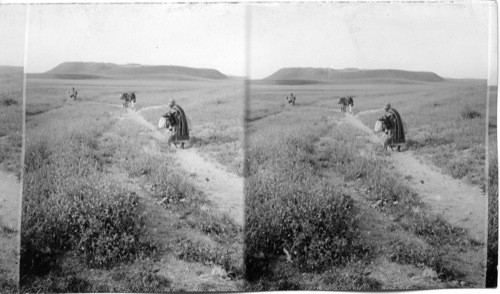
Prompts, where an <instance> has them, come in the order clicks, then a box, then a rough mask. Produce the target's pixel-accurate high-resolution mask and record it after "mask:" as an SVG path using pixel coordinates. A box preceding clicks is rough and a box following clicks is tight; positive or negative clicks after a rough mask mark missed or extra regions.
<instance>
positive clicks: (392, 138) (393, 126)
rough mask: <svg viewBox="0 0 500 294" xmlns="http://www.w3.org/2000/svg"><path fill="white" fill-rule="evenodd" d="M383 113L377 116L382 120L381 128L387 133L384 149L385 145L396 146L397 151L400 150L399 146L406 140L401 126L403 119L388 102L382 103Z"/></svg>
mask: <svg viewBox="0 0 500 294" xmlns="http://www.w3.org/2000/svg"><path fill="white" fill-rule="evenodd" d="M384 110H385V111H386V113H385V115H384V116H382V117H381V118H379V121H381V122H382V129H383V130H384V132H385V133H386V134H387V139H386V140H385V142H384V149H386V150H387V146H389V147H391V150H392V148H393V147H397V150H398V151H401V146H402V145H403V144H404V143H405V142H406V140H405V131H404V128H403V121H402V120H401V116H400V115H399V112H397V111H396V109H394V108H392V107H391V104H390V103H386V104H385V105H384Z"/></svg>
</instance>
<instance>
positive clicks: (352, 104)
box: [347, 96, 354, 115]
mask: <svg viewBox="0 0 500 294" xmlns="http://www.w3.org/2000/svg"><path fill="white" fill-rule="evenodd" d="M347 105H348V106H349V113H350V114H351V115H352V108H353V107H354V100H353V99H352V96H349V98H348V99H347Z"/></svg>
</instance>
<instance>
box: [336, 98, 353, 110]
mask: <svg viewBox="0 0 500 294" xmlns="http://www.w3.org/2000/svg"><path fill="white" fill-rule="evenodd" d="M352 98H353V97H352V96H348V97H340V98H339V100H338V102H337V104H340V112H342V113H346V112H347V107H349V113H350V114H352V107H353V106H354V100H353V99H352Z"/></svg>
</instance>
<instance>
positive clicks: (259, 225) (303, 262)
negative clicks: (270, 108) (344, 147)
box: [244, 110, 365, 290]
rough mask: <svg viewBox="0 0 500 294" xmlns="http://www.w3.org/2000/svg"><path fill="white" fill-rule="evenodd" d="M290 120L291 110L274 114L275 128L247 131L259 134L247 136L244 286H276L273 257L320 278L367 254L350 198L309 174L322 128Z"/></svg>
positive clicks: (315, 124) (322, 124)
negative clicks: (322, 274)
mask: <svg viewBox="0 0 500 294" xmlns="http://www.w3.org/2000/svg"><path fill="white" fill-rule="evenodd" d="M295 115H296V113H293V112H292V110H291V111H290V112H285V113H282V114H280V115H278V116H279V117H278V116H273V120H274V119H276V120H280V122H281V123H282V124H283V125H281V124H280V128H277V127H276V126H273V127H266V128H263V129H259V127H261V126H264V125H266V123H268V122H267V121H266V120H267V118H266V119H265V120H259V121H256V122H253V123H252V124H256V125H255V126H251V127H250V132H252V130H253V129H254V128H255V129H259V131H258V132H255V133H254V134H251V135H248V140H249V143H248V147H247V153H246V162H247V166H246V174H247V185H246V193H245V195H246V199H245V224H246V226H245V239H244V240H245V246H246V247H245V257H244V258H245V266H246V276H247V280H248V281H250V282H251V284H250V285H249V287H250V289H253V288H252V287H253V286H252V284H254V283H257V284H259V283H261V284H262V283H264V284H262V285H268V284H267V283H268V282H270V283H271V284H273V285H275V282H276V281H275V278H274V274H275V271H274V270H273V267H272V265H273V264H274V262H276V260H277V259H278V258H282V257H286V258H287V259H288V260H289V261H292V263H293V266H294V267H295V268H297V269H298V270H300V271H302V272H316V273H321V272H323V271H325V270H326V269H327V268H329V267H331V266H338V265H343V264H346V263H348V262H350V261H352V260H355V259H357V258H359V257H361V256H363V255H364V254H365V248H364V247H363V246H362V245H361V243H360V240H359V239H358V235H357V230H356V227H357V224H356V222H357V215H356V213H355V212H354V209H353V203H352V199H351V198H350V197H349V195H344V194H341V193H339V192H338V190H336V189H335V188H334V187H333V186H331V185H330V184H329V183H328V182H327V181H326V180H324V179H322V178H321V176H320V175H319V174H317V173H316V171H315V169H316V167H315V162H314V160H313V152H314V146H313V140H314V139H313V138H314V137H315V136H316V137H317V136H318V135H319V134H322V133H324V132H325V130H326V125H325V124H324V123H321V124H319V122H318V121H317V120H316V119H313V120H312V121H308V120H296V119H295ZM269 119H270V118H269ZM304 134H306V135H305V136H304ZM289 278H291V277H289ZM263 280H266V281H265V282H262V281H263ZM287 280H288V277H285V278H284V282H283V283H284V284H283V285H281V286H278V287H277V288H280V287H281V288H282V286H283V287H285V286H284V285H288V284H287V283H288V282H286V281H287ZM259 281H260V282H259ZM269 285H270V284H269ZM275 286H276V285H275ZM289 286H290V287H291V288H293V287H294V286H293V284H290V285H289ZM273 287H274V286H273ZM286 287H288V286H286ZM273 289H274V288H273ZM266 290H267V289H266Z"/></svg>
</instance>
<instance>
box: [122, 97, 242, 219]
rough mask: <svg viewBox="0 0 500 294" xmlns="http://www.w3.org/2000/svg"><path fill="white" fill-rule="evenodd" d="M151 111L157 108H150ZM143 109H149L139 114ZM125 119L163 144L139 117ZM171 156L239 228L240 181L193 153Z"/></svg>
mask: <svg viewBox="0 0 500 294" xmlns="http://www.w3.org/2000/svg"><path fill="white" fill-rule="evenodd" d="M154 107H157V106H153V107H152V108H154ZM146 109H149V107H145V108H142V109H141V110H146ZM129 116H130V118H132V119H133V120H134V121H135V122H137V123H139V124H141V125H143V126H145V127H146V128H148V129H149V130H151V132H152V134H153V136H154V138H155V139H157V140H159V141H165V140H166V137H165V136H164V135H163V134H162V133H161V132H160V131H159V130H157V129H156V127H155V126H153V125H152V124H151V123H149V122H148V121H146V120H145V119H144V117H142V116H141V115H140V114H139V113H137V112H135V111H131V110H129ZM175 156H176V158H177V160H178V162H179V164H180V166H181V167H182V169H183V170H184V171H186V172H188V173H190V174H192V175H193V176H194V178H195V179H196V183H195V185H196V186H197V187H199V189H200V190H201V191H203V192H204V193H206V194H207V195H208V198H209V199H211V200H213V201H214V202H215V203H217V204H218V206H219V208H220V209H221V210H222V211H224V212H226V213H228V214H229V215H231V216H232V218H233V219H234V220H235V221H236V223H238V224H240V225H241V226H243V205H244V203H243V197H244V195H243V178H242V177H239V176H237V175H234V174H231V173H228V172H226V171H225V170H224V169H223V168H221V167H219V166H216V165H215V164H214V163H212V162H210V161H207V160H206V159H204V158H203V157H202V156H201V155H200V154H199V153H198V152H197V151H196V150H195V149H185V150H182V149H178V150H176V153H175Z"/></svg>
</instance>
